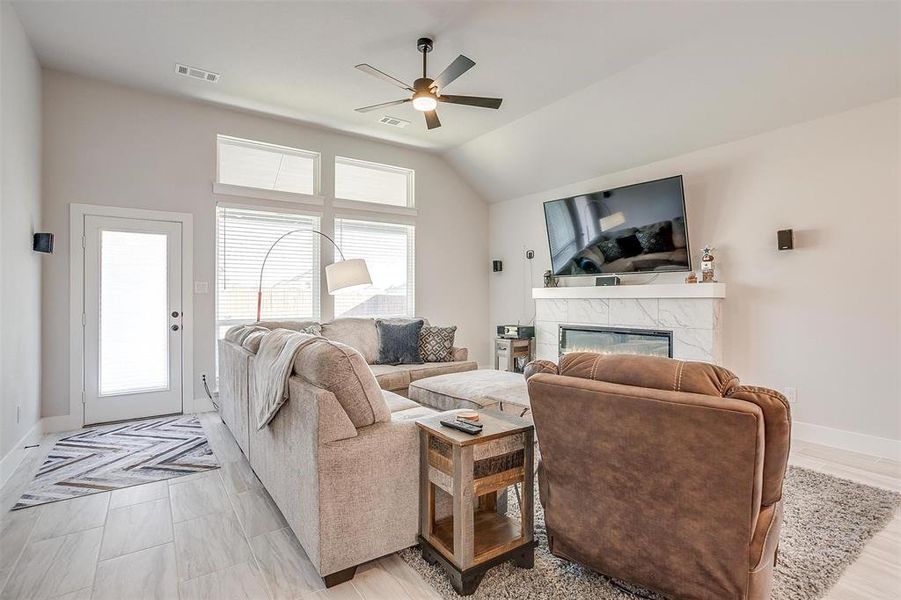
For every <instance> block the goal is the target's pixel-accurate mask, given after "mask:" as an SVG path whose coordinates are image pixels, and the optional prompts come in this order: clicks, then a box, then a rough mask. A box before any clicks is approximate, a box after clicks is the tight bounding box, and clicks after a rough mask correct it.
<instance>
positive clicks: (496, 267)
mask: <svg viewBox="0 0 901 600" xmlns="http://www.w3.org/2000/svg"><path fill="white" fill-rule="evenodd" d="M491 270H492V271H494V272H495V273H500V272H501V271H503V270H504V263H502V262H501V261H499V260H493V261H491Z"/></svg>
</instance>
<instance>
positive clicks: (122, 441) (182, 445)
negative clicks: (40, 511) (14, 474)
mask: <svg viewBox="0 0 901 600" xmlns="http://www.w3.org/2000/svg"><path fill="white" fill-rule="evenodd" d="M218 468H219V463H218V462H217V461H216V457H215V456H214V455H213V451H212V449H211V448H210V445H209V443H208V442H207V439H206V434H204V432H203V427H202V426H201V425H200V422H199V421H198V420H197V418H196V417H194V416H178V417H163V418H156V419H147V420H142V421H130V422H127V423H115V424H113V425H103V426H99V427H92V428H90V429H86V430H84V431H80V432H78V433H76V434H73V435H70V436H67V437H64V438H62V439H61V440H59V441H58V442H57V443H56V444H55V445H54V446H53V449H52V450H51V451H50V454H48V455H47V458H46V460H44V464H42V465H41V468H40V470H39V471H38V473H37V474H36V475H35V476H34V480H33V481H32V482H31V485H30V486H29V487H28V489H27V490H26V491H25V493H24V494H22V497H21V498H19V501H18V502H17V503H16V505H15V506H13V507H12V510H18V509H21V508H28V507H31V506H37V505H39V504H46V503H48V502H56V501H58V500H68V499H70V498H76V497H78V496H86V495H88V494H96V493H99V492H107V491H110V490H116V489H119V488H124V487H131V486H133V485H141V484H142V483H151V482H153V481H159V480H161V479H171V478H173V477H181V476H182V475H190V474H192V473H198V472H201V471H208V470H210V469H218Z"/></svg>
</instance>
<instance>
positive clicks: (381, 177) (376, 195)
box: [335, 156, 414, 207]
mask: <svg viewBox="0 0 901 600" xmlns="http://www.w3.org/2000/svg"><path fill="white" fill-rule="evenodd" d="M413 188H414V182H413V170H412V169H405V168H403V167H394V166H391V165H382V164H379V163H374V162H367V161H364V160H357V159H354V158H344V157H343V156H336V157H335V198H339V199H341V200H357V201H359V202H373V203H375V204H387V205H389V206H406V207H412V206H413V204H414V201H413Z"/></svg>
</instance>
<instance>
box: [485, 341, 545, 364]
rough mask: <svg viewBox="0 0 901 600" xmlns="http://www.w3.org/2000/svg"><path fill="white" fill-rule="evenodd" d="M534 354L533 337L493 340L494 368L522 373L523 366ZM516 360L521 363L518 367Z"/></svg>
mask: <svg viewBox="0 0 901 600" xmlns="http://www.w3.org/2000/svg"><path fill="white" fill-rule="evenodd" d="M534 355H535V338H528V339H510V338H496V339H495V340H494V368H495V369H497V370H499V371H513V372H515V373H522V370H523V367H525V365H526V364H528V362H529V361H530V360H532V357H533V356H534ZM517 361H518V362H519V363H521V364H522V367H520V366H519V365H518V364H517Z"/></svg>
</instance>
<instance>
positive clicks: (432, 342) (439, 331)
mask: <svg viewBox="0 0 901 600" xmlns="http://www.w3.org/2000/svg"><path fill="white" fill-rule="evenodd" d="M456 332H457V326H456V325H454V326H453V327H435V326H433V325H423V327H422V331H420V333H419V356H420V357H421V358H422V360H423V361H425V362H427V363H428V362H453V360H454V334H455V333H456Z"/></svg>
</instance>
